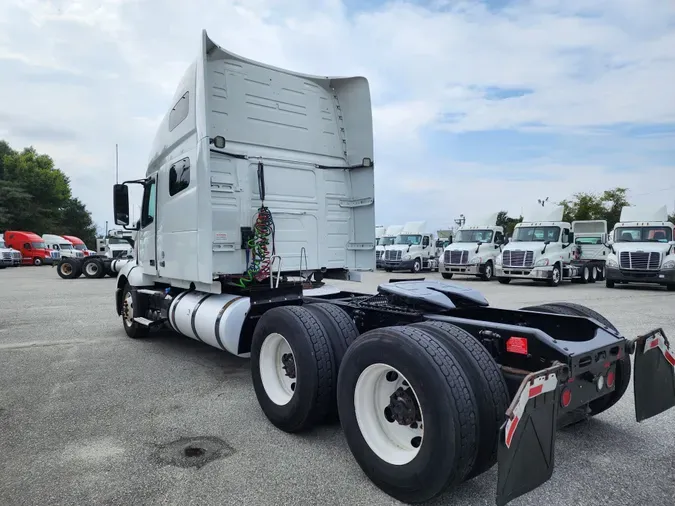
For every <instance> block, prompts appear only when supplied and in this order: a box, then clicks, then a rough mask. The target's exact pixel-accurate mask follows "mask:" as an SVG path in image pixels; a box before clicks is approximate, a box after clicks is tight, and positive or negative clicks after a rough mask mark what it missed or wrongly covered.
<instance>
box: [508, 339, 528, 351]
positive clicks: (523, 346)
mask: <svg viewBox="0 0 675 506" xmlns="http://www.w3.org/2000/svg"><path fill="white" fill-rule="evenodd" d="M506 351H507V352H509V353H518V354H519V355H527V338H526V337H510V338H509V340H508V341H506Z"/></svg>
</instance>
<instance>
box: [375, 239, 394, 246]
mask: <svg viewBox="0 0 675 506" xmlns="http://www.w3.org/2000/svg"><path fill="white" fill-rule="evenodd" d="M378 244H379V245H380V246H391V245H392V244H394V237H380V242H379V243H378Z"/></svg>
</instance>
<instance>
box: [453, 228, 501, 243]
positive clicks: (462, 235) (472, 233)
mask: <svg viewBox="0 0 675 506" xmlns="http://www.w3.org/2000/svg"><path fill="white" fill-rule="evenodd" d="M492 235H493V232H492V230H460V231H459V232H458V233H457V238H456V239H455V242H492Z"/></svg>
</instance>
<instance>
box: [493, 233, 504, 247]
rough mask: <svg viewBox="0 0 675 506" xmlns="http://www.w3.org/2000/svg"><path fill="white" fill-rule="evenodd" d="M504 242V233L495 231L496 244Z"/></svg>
mask: <svg viewBox="0 0 675 506" xmlns="http://www.w3.org/2000/svg"><path fill="white" fill-rule="evenodd" d="M503 242H504V234H502V233H501V232H495V244H501V243H503Z"/></svg>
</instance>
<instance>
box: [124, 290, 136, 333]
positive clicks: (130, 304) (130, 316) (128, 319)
mask: <svg viewBox="0 0 675 506" xmlns="http://www.w3.org/2000/svg"><path fill="white" fill-rule="evenodd" d="M122 311H123V313H124V324H125V325H126V326H127V327H131V325H132V324H133V323H134V299H133V297H132V296H131V292H128V293H127V295H126V296H125V297H124V307H123V309H122Z"/></svg>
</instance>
